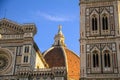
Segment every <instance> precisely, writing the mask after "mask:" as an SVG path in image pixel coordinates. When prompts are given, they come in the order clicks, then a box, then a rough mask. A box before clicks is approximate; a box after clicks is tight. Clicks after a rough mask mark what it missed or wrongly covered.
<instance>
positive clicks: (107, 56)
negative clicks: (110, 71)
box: [104, 51, 111, 67]
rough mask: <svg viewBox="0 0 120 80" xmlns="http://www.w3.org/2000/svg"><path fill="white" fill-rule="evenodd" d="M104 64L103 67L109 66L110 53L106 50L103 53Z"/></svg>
mask: <svg viewBox="0 0 120 80" xmlns="http://www.w3.org/2000/svg"><path fill="white" fill-rule="evenodd" d="M104 66H105V67H110V66H111V64H110V54H109V52H108V51H105V53H104Z"/></svg>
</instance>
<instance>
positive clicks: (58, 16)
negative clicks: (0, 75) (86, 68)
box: [0, 0, 80, 55]
mask: <svg viewBox="0 0 120 80" xmlns="http://www.w3.org/2000/svg"><path fill="white" fill-rule="evenodd" d="M78 4H79V0H0V18H3V17H5V18H8V19H10V20H12V21H14V22H17V23H20V24H23V23H35V24H36V27H37V34H36V35H35V38H34V40H35V42H36V43H37V45H38V47H39V49H40V51H41V52H44V51H45V50H47V49H49V48H50V47H51V46H52V44H53V43H54V36H55V34H57V31H58V25H62V26H63V27H62V31H63V34H64V36H65V43H66V45H67V47H68V48H69V49H71V50H72V51H74V52H75V53H76V54H77V55H79V54H80V50H79V25H80V20H79V19H80V18H79V17H80V15H79V5H78Z"/></svg>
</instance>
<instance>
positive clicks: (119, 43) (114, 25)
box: [80, 0, 120, 80]
mask: <svg viewBox="0 0 120 80" xmlns="http://www.w3.org/2000/svg"><path fill="white" fill-rule="evenodd" d="M119 39H120V0H80V57H81V60H80V61H81V75H80V76H81V80H98V79H99V80H106V79H112V80H118V79H120V76H119V74H120V63H119V62H120V40H119Z"/></svg>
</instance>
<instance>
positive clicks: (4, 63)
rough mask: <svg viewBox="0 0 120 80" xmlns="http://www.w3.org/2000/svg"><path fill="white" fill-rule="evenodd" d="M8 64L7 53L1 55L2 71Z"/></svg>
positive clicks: (0, 68) (0, 64) (0, 66)
mask: <svg viewBox="0 0 120 80" xmlns="http://www.w3.org/2000/svg"><path fill="white" fill-rule="evenodd" d="M7 66H8V58H7V57H6V56H5V55H0V71H1V70H4V69H5V68H6V67H7Z"/></svg>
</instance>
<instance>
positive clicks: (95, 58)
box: [93, 51, 99, 67]
mask: <svg viewBox="0 0 120 80" xmlns="http://www.w3.org/2000/svg"><path fill="white" fill-rule="evenodd" d="M93 67H99V56H98V53H97V51H94V52H93Z"/></svg>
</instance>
